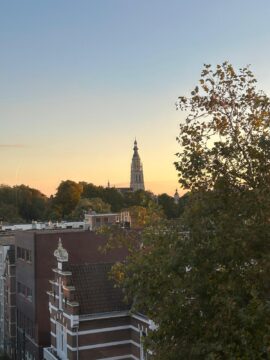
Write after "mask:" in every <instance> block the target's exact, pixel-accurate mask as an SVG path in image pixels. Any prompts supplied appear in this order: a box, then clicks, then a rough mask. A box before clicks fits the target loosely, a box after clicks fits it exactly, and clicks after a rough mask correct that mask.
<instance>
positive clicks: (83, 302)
mask: <svg viewBox="0 0 270 360" xmlns="http://www.w3.org/2000/svg"><path fill="white" fill-rule="evenodd" d="M112 265H113V264H111V263H106V264H104V263H101V264H76V265H70V267H69V268H70V270H71V272H72V280H73V285H74V286H75V293H76V298H77V301H78V302H79V304H80V314H81V315H82V314H95V313H103V312H111V311H123V310H128V309H129V308H130V307H129V306H128V305H127V304H125V303H124V302H123V293H122V290H121V289H119V288H115V287H114V282H113V281H112V280H110V279H109V277H108V276H109V275H108V273H109V271H110V270H111V267H112Z"/></svg>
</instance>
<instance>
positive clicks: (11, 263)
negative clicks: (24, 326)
mask: <svg viewBox="0 0 270 360" xmlns="http://www.w3.org/2000/svg"><path fill="white" fill-rule="evenodd" d="M3 284H4V294H3V295H4V296H3V303H4V321H3V328H2V330H3V334H4V342H3V345H4V346H3V350H4V352H5V353H7V354H8V355H9V357H10V358H11V359H12V360H13V359H15V358H16V277H15V247H14V245H10V246H9V249H8V250H7V254H6V257H5V270H4V275H3ZM1 326H2V325H1Z"/></svg>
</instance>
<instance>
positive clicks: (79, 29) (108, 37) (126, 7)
mask: <svg viewBox="0 0 270 360" xmlns="http://www.w3.org/2000/svg"><path fill="white" fill-rule="evenodd" d="M269 18H270V2H269V1H268V0H257V1H256V2H255V1H251V0H234V1H232V0H185V1H184V0H178V1H176V0H166V1H165V0H164V1H160V0H136V1H135V0H106V1H105V0H76V1H75V0H72V1H71V0H43V1H42V0H31V1H30V0H1V1H0V46H1V56H0V124H1V127H0V129H1V131H0V161H1V173H0V183H6V184H10V185H14V184H16V183H25V184H28V185H30V186H34V187H37V188H39V189H41V190H42V191H44V192H45V193H47V194H51V193H54V191H55V187H56V186H57V185H58V184H59V182H60V181H61V180H65V179H67V178H70V179H73V180H76V181H78V180H85V181H89V182H93V183H95V184H106V182H107V180H108V179H110V181H111V183H112V184H116V185H118V184H119V185H120V184H121V185H122V184H128V182H129V170H130V161H131V155H132V145H133V140H134V137H135V136H136V137H137V139H138V144H139V149H140V150H139V151H140V154H141V158H142V161H143V164H144V172H145V180H146V185H147V188H148V189H150V190H153V191H155V192H162V191H167V192H169V193H173V192H174V190H175V188H176V187H177V174H176V171H175V170H174V167H173V165H172V162H173V161H174V160H175V158H174V153H175V152H176V151H177V150H178V146H177V143H176V141H175V138H176V136H177V132H178V124H179V122H180V121H181V119H182V116H181V114H180V113H179V112H176V111H175V106H174V102H175V100H176V98H177V97H178V96H179V95H183V94H188V92H189V91H190V90H191V89H192V88H193V87H194V86H195V84H196V81H197V80H198V79H199V76H200V71H201V68H202V64H203V63H205V62H206V63H212V64H216V63H220V62H223V61H224V60H229V61H230V62H232V63H233V65H235V66H236V67H241V66H244V65H246V64H251V65H252V69H253V71H254V72H255V75H256V77H257V78H258V80H259V87H260V88H262V89H264V90H265V91H266V92H270V68H269V44H270V25H269ZM7 145H11V146H7ZM12 145H17V146H12ZM18 145H20V146H18Z"/></svg>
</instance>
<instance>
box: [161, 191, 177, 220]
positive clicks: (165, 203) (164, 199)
mask: <svg viewBox="0 0 270 360" xmlns="http://www.w3.org/2000/svg"><path fill="white" fill-rule="evenodd" d="M158 204H159V205H160V206H161V207H162V209H163V211H164V213H165V215H166V217H167V218H168V219H172V218H176V217H178V216H179V207H178V205H177V204H175V202H174V198H173V197H171V196H169V195H167V194H161V195H159V196H158Z"/></svg>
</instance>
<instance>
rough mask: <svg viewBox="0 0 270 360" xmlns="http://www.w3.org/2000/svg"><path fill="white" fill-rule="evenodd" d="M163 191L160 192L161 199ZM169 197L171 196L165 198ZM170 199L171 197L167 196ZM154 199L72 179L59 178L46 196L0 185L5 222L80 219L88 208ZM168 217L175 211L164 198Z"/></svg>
mask: <svg viewBox="0 0 270 360" xmlns="http://www.w3.org/2000/svg"><path fill="white" fill-rule="evenodd" d="M164 196H165V194H163V195H161V199H162V198H163V197H164ZM168 198H170V197H168ZM170 199H171V198H170ZM154 201H156V198H155V196H154V195H153V194H152V193H151V192H148V191H143V190H138V191H135V192H126V193H122V192H120V191H118V190H117V189H116V188H104V187H102V186H95V185H93V184H91V183H86V182H79V183H76V182H74V181H71V180H65V181H62V182H61V183H60V184H59V186H58V188H57V192H56V194H55V196H51V197H50V198H47V197H46V196H45V195H43V194H42V193H41V192H40V191H38V190H36V189H32V188H30V187H28V186H25V185H19V186H14V187H10V186H6V185H0V221H2V222H7V223H19V222H28V223H29V222H31V221H32V220H36V221H43V220H51V221H60V220H63V219H65V220H82V219H83V218H84V212H85V211H88V210H89V209H90V208H92V210H95V211H96V212H101V213H104V212H110V211H112V212H119V211H121V210H123V209H127V208H129V207H134V206H135V207H136V206H139V207H140V206H141V207H143V208H147V207H148V205H149V204H150V203H152V202H154ZM160 205H161V207H162V208H163V210H164V212H165V214H166V215H167V216H168V217H171V216H172V212H173V216H172V217H175V216H176V215H177V214H178V210H179V209H178V208H177V211H176V212H175V206H174V204H172V205H173V206H172V207H173V209H171V208H170V206H167V205H168V204H167V203H166V201H162V200H161V203H160Z"/></svg>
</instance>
